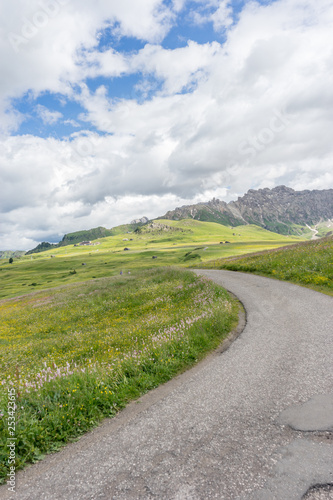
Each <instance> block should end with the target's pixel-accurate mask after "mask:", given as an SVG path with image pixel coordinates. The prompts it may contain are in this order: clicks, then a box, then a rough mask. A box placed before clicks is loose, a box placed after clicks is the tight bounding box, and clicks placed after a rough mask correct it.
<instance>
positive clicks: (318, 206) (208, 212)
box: [161, 186, 333, 234]
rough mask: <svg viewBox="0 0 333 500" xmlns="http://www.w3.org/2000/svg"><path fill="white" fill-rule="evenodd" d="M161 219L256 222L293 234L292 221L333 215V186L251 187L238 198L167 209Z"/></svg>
mask: <svg viewBox="0 0 333 500" xmlns="http://www.w3.org/2000/svg"><path fill="white" fill-rule="evenodd" d="M161 218H162V219H171V220H180V219H186V218H192V219H196V220H202V221H211V222H218V223H220V224H224V225H229V226H230V225H231V226H239V225H244V224H256V225H258V226H261V227H263V228H265V229H268V230H270V231H274V232H277V233H280V234H294V233H295V232H296V230H295V228H294V227H292V225H293V224H298V225H301V226H305V225H306V224H308V225H315V224H317V223H319V222H320V221H324V220H328V219H332V218H333V189H324V190H314V191H309V190H306V191H294V189H291V188H288V187H286V186H278V187H276V188H274V189H268V188H265V189H258V190H254V189H250V190H249V191H248V192H247V193H246V194H245V195H244V196H242V197H239V198H238V200H237V201H231V202H230V203H225V202H224V201H220V200H216V199H215V198H214V199H213V200H211V201H209V202H207V203H199V204H197V205H189V206H183V207H179V208H176V209H175V210H172V211H169V212H167V213H166V214H165V215H164V216H163V217H161Z"/></svg>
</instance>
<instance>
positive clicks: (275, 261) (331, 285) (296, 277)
mask: <svg viewBox="0 0 333 500" xmlns="http://www.w3.org/2000/svg"><path fill="white" fill-rule="evenodd" d="M200 267H205V268H214V269H228V270H230V271H242V272H251V273H255V274H260V275H264V276H269V277H273V278H278V279H281V280H285V281H290V282H293V283H297V284H301V285H303V286H308V287H310V288H313V289H314V290H318V291H320V292H324V293H327V294H329V295H333V236H329V237H325V238H321V239H319V240H314V241H307V242H302V243H298V244H296V245H291V246H288V247H286V248H280V249H277V250H270V251H264V252H260V253H254V254H250V255H246V256H244V257H239V256H238V257H231V258H226V259H217V260H215V261H211V262H206V263H204V264H203V265H202V266H200Z"/></svg>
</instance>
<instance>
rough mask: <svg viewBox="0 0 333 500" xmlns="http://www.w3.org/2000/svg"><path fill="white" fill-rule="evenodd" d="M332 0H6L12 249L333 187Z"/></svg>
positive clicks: (3, 37) (4, 117)
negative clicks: (177, 212)
mask: <svg viewBox="0 0 333 500" xmlns="http://www.w3.org/2000/svg"><path fill="white" fill-rule="evenodd" d="M332 32H333V1H332V0H320V1H318V0H302V1H301V0H276V1H270V0H259V1H244V0H229V1H228V0H121V1H119V0H29V2H27V1H26V0H13V1H12V2H8V0H0V65H1V67H0V115H1V120H0V189H1V193H0V204H1V209H0V210H1V218H0V224H1V235H0V250H6V249H23V250H28V249H30V248H32V247H34V246H35V245H36V244H37V243H39V242H41V241H50V242H57V241H59V240H60V239H61V238H62V237H63V235H64V233H66V232H72V231H76V230H81V229H89V228H91V227H96V226H99V225H102V226H105V227H108V228H110V227H113V226H115V225H119V224H122V223H126V222H130V220H132V219H133V218H137V217H142V216H143V215H146V216H148V217H151V218H153V217H157V216H160V215H163V214H164V213H165V212H166V211H167V210H169V209H173V208H175V207H176V206H179V205H183V204H188V203H193V202H197V201H208V200H209V199H212V198H213V197H214V196H215V197H216V198H220V199H223V200H225V201H230V200H232V199H235V198H237V196H239V195H242V194H244V192H246V191H247V190H248V189H250V188H254V189H257V188H262V187H270V188H272V187H274V186H277V185H280V184H285V185H288V186H290V187H292V188H294V189H325V188H332V187H333V140H332V122H333V115H332V103H333V71H332V69H333V39H332Z"/></svg>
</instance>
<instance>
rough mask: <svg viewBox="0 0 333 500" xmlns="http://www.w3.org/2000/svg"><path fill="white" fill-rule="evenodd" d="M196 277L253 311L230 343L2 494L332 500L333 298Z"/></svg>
mask: <svg viewBox="0 0 333 500" xmlns="http://www.w3.org/2000/svg"><path fill="white" fill-rule="evenodd" d="M196 272H197V273H198V274H203V275H205V276H207V277H209V278H211V279H212V280H214V281H215V282H217V283H218V284H221V285H222V286H224V287H225V288H227V289H228V290H230V291H231V292H233V293H234V294H235V295H236V296H237V297H238V298H239V299H240V300H241V302H242V303H243V305H244V307H245V310H246V315H247V317H246V320H247V322H246V326H245V329H244V330H243V332H242V333H241V335H240V336H239V337H238V338H237V339H236V340H235V341H234V342H233V343H232V344H231V346H230V347H229V349H228V350H226V351H225V352H223V354H220V353H215V354H214V355H211V356H209V357H208V359H206V360H205V361H203V362H202V363H200V364H199V365H197V366H196V367H195V368H194V369H192V370H190V371H188V372H187V373H185V374H183V375H181V376H179V377H177V378H176V379H174V380H173V381H171V382H169V383H167V384H165V385H164V386H163V387H160V388H158V389H156V390H155V391H152V392H151V393H149V394H147V395H145V396H144V397H143V398H141V399H140V400H139V401H138V402H135V403H133V404H131V405H129V407H128V408H126V410H124V411H123V412H121V414H119V415H118V416H117V417H116V418H114V419H111V420H106V421H105V422H104V423H103V424H102V425H101V426H100V427H99V428H97V429H95V430H94V431H93V432H91V433H89V434H87V435H85V436H84V437H83V438H81V439H80V441H78V442H77V443H73V444H71V445H69V446H67V447H66V448H64V449H63V450H62V451H61V452H59V453H57V454H54V455H50V456H48V457H47V458H46V459H45V460H44V461H43V462H41V463H38V464H36V465H34V466H32V467H30V468H29V469H27V470H26V471H23V472H19V473H18V474H17V492H16V494H15V495H13V494H11V493H9V492H8V490H7V486H6V485H5V486H2V487H1V488H0V499H8V498H13V499H14V498H15V499H16V500H17V499H19V500H28V499H29V500H42V499H48V500H62V499H64V500H86V499H108V500H109V499H117V500H118V499H119V500H122V499H125V500H132V499H166V500H173V499H174V500H192V499H193V500H199V499H200V500H208V499H219V500H221V499H226V500H234V499H235V500H300V499H301V498H302V497H303V496H304V495H306V497H304V498H306V499H307V500H315V499H323V500H326V499H329V498H333V496H332V487H330V486H329V485H332V484H333V467H332V464H333V441H332V430H333V411H332V408H333V383H332V382H333V376H332V375H333V374H332V360H333V337H332V325H333V307H332V306H333V299H332V297H329V296H326V295H322V294H319V293H317V292H313V291H311V290H308V289H305V288H301V287H297V286H294V285H291V284H288V283H283V282H279V281H277V280H270V279H267V278H262V277H259V276H253V275H247V274H243V273H233V272H229V271H213V270H207V271H206V270H204V271H199V270H197V271H196ZM313 486H317V488H316V489H313V490H310V489H311V487H313ZM320 486H322V487H320Z"/></svg>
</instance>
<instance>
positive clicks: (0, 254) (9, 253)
mask: <svg viewBox="0 0 333 500" xmlns="http://www.w3.org/2000/svg"><path fill="white" fill-rule="evenodd" d="M22 255H25V252H24V251H22V250H0V259H10V257H12V258H14V259H19V258H20V257H22Z"/></svg>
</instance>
